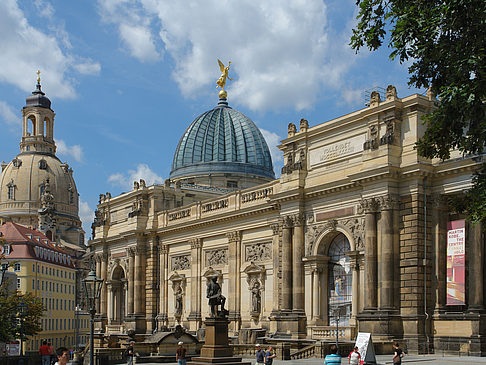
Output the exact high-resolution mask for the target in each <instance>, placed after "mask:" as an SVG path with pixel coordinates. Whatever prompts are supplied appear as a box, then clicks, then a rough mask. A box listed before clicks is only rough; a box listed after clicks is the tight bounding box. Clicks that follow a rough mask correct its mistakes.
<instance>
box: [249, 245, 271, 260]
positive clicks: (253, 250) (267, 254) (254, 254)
mask: <svg viewBox="0 0 486 365" xmlns="http://www.w3.org/2000/svg"><path fill="white" fill-rule="evenodd" d="M271 259H272V244H271V243H254V244H250V245H245V261H246V262H258V261H266V260H271Z"/></svg>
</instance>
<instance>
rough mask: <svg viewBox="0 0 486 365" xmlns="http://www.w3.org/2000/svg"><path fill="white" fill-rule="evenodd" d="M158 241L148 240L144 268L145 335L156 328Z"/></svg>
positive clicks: (152, 237)
mask: <svg viewBox="0 0 486 365" xmlns="http://www.w3.org/2000/svg"><path fill="white" fill-rule="evenodd" d="M157 241H158V239H157V237H156V236H151V237H150V238H149V246H148V250H147V253H148V255H147V257H146V266H145V313H146V316H145V320H146V329H147V334H152V332H153V331H154V329H155V328H156V324H155V316H156V314H157V313H158V312H157V295H156V291H157V267H158V261H159V260H158V242H157Z"/></svg>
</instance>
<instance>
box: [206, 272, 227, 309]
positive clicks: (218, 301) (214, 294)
mask: <svg viewBox="0 0 486 365" xmlns="http://www.w3.org/2000/svg"><path fill="white" fill-rule="evenodd" d="M217 279H218V278H217V277H216V276H213V277H212V278H211V279H210V280H209V282H208V288H207V291H206V297H207V298H208V299H209V307H210V308H211V317H217V316H218V315H223V316H224V315H226V314H227V310H226V309H224V303H225V302H226V298H225V297H224V296H223V294H221V286H219V284H218V282H217ZM218 305H221V311H220V312H218Z"/></svg>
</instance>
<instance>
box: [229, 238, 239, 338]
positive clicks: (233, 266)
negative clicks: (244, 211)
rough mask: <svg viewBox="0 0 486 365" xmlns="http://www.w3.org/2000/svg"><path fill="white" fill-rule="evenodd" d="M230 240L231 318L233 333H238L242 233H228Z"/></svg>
mask: <svg viewBox="0 0 486 365" xmlns="http://www.w3.org/2000/svg"><path fill="white" fill-rule="evenodd" d="M226 238H228V255H229V261H228V269H229V285H228V289H229V291H228V298H231V299H230V300H229V316H228V319H229V320H230V321H231V322H232V323H231V325H232V327H233V328H232V329H233V331H238V330H239V327H240V321H241V313H240V312H241V288H240V285H241V233H240V232H239V231H234V232H228V233H226Z"/></svg>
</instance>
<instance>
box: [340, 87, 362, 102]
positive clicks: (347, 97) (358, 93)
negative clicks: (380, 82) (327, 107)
mask: <svg viewBox="0 0 486 365" xmlns="http://www.w3.org/2000/svg"><path fill="white" fill-rule="evenodd" d="M341 95H342V98H343V99H342V100H343V101H344V102H345V104H349V105H351V106H356V105H358V104H360V103H362V101H363V90H359V89H344V90H343V91H342V92H341Z"/></svg>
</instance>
